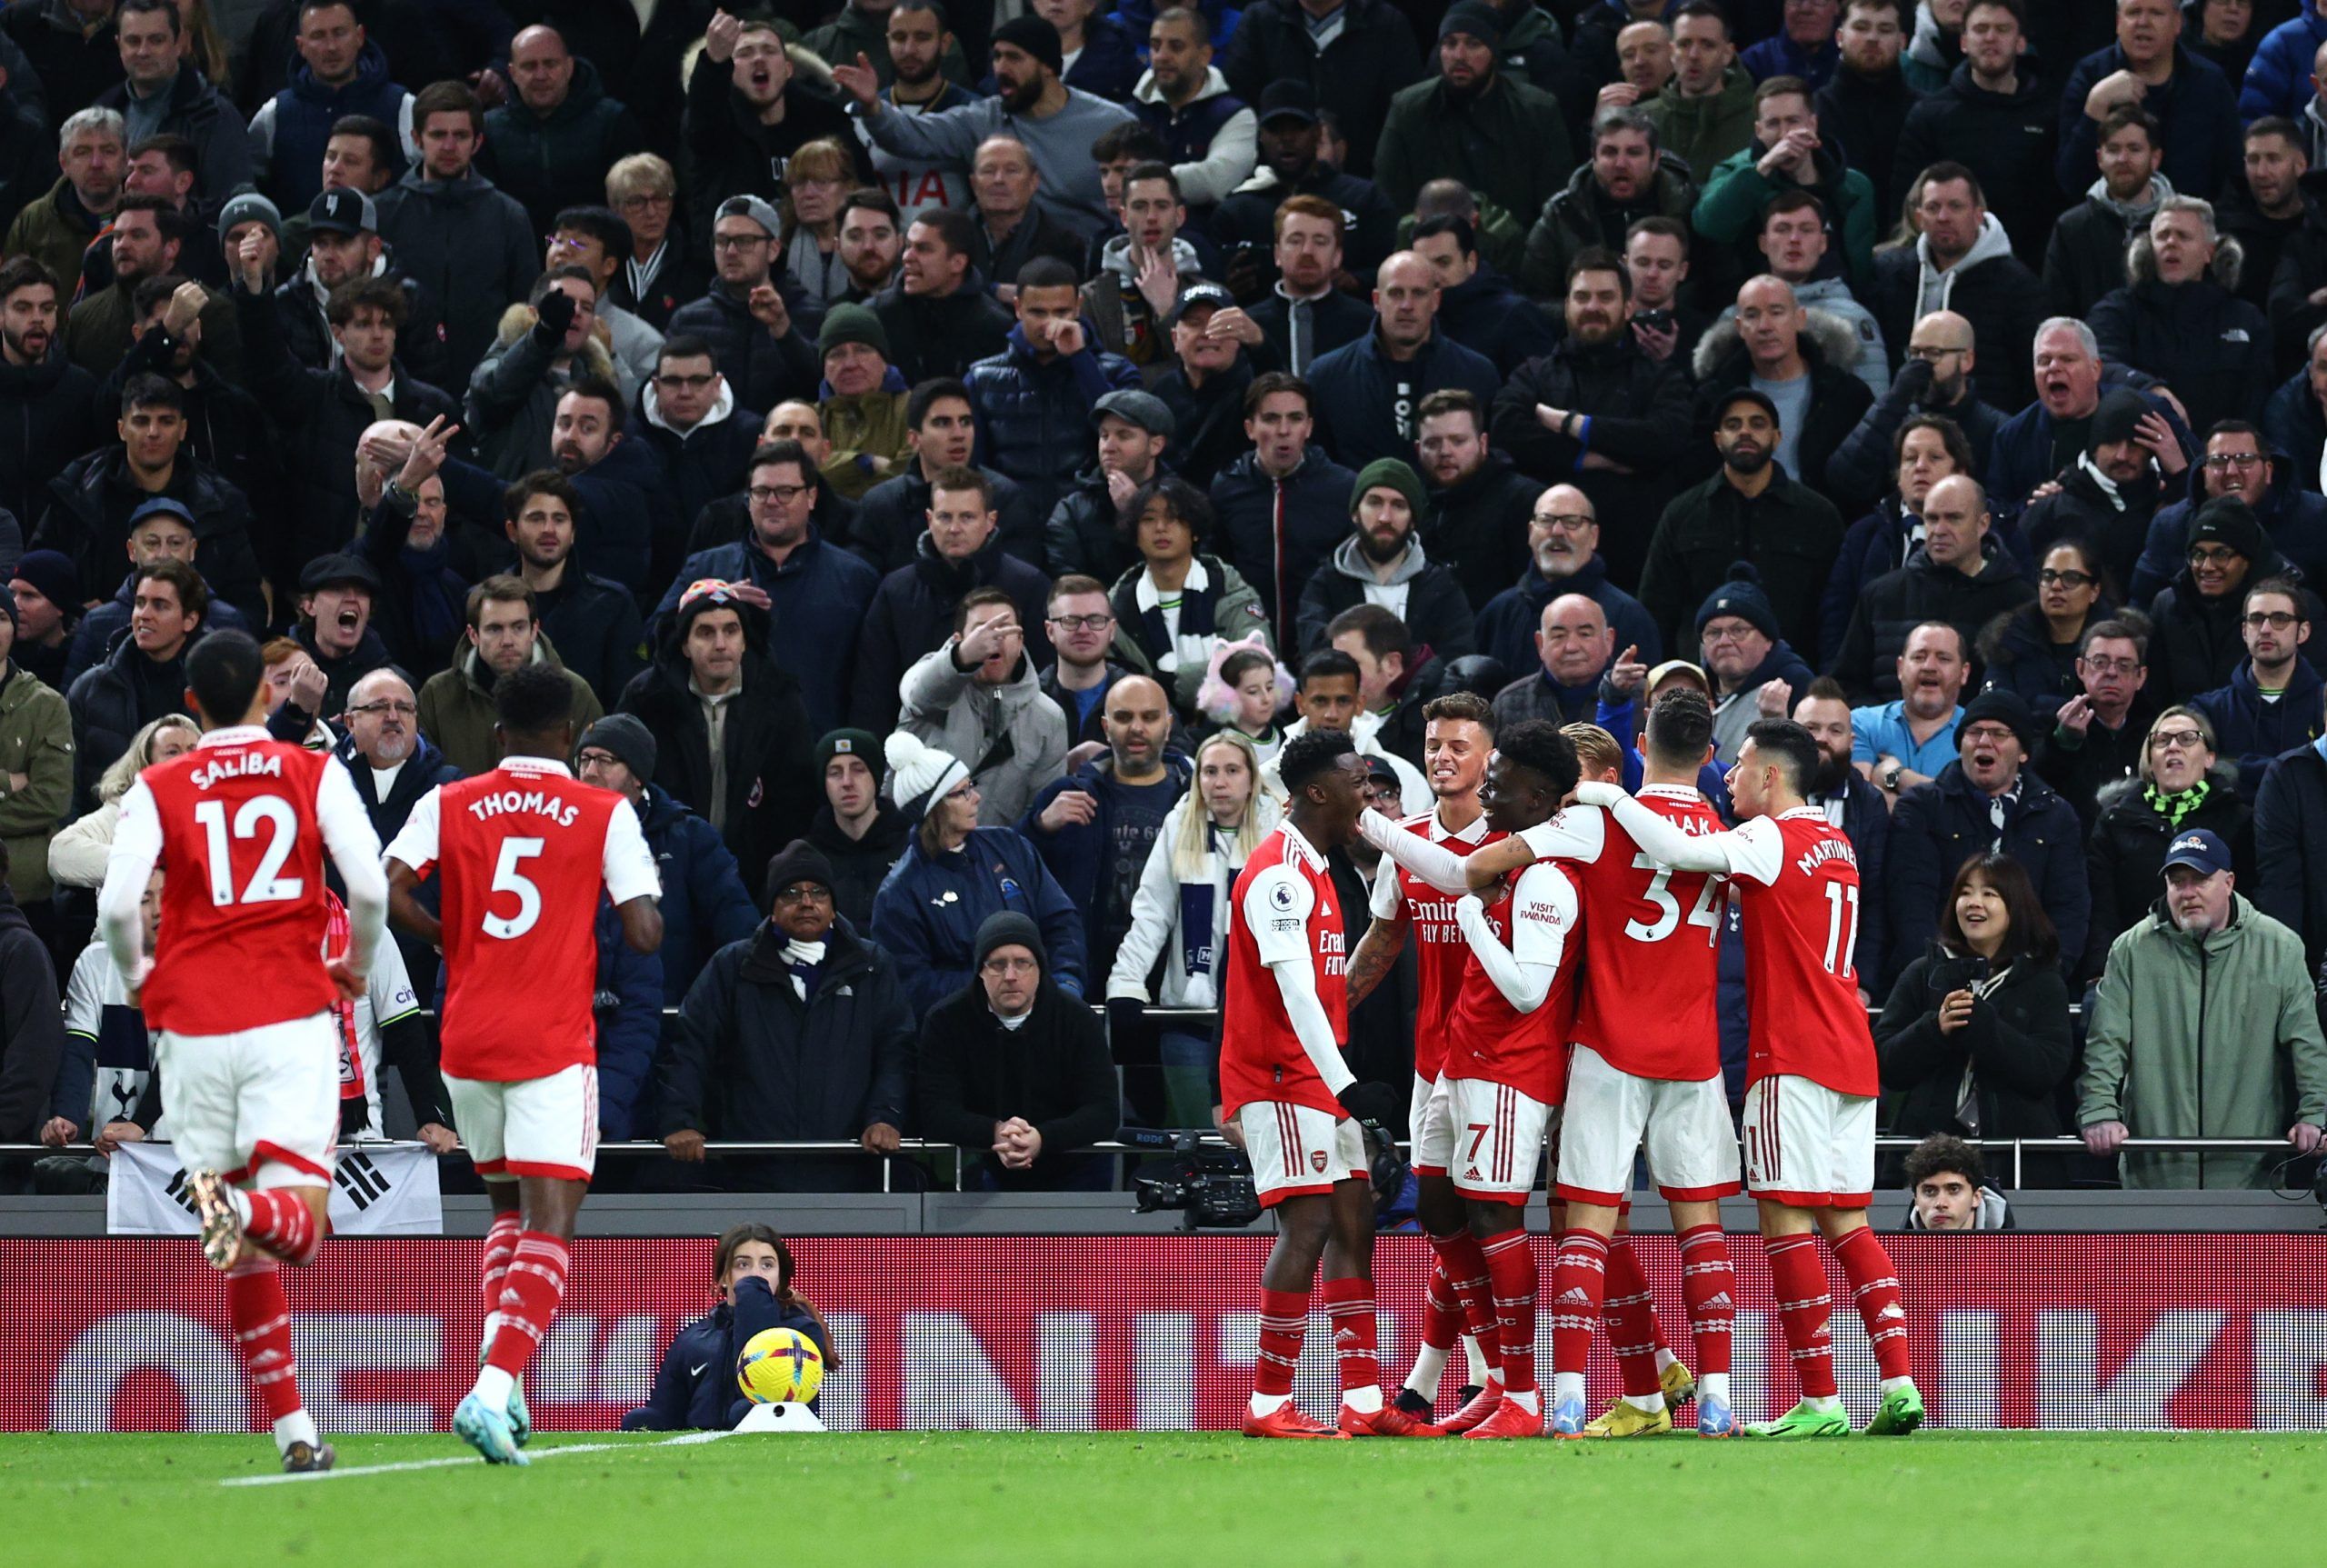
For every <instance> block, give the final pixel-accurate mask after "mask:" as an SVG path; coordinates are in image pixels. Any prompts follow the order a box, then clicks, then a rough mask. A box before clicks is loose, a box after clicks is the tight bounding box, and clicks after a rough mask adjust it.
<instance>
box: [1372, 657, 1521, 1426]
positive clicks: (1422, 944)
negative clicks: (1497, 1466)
mask: <svg viewBox="0 0 2327 1568" xmlns="http://www.w3.org/2000/svg"><path fill="white" fill-rule="evenodd" d="M1422 714H1423V774H1425V776H1426V777H1427V778H1428V779H1429V781H1430V792H1431V794H1433V795H1435V796H1437V797H1438V804H1437V805H1436V806H1435V807H1434V808H1433V810H1432V811H1431V812H1430V813H1429V814H1427V815H1424V816H1414V817H1408V818H1406V819H1405V820H1404V821H1403V822H1402V823H1400V824H1398V825H1399V827H1400V828H1402V829H1403V830H1404V831H1405V832H1407V833H1411V834H1420V835H1422V836H1423V837H1424V838H1426V839H1428V840H1429V841H1430V842H1431V843H1433V844H1440V845H1443V847H1444V848H1445V849H1446V850H1447V851H1448V853H1450V854H1469V853H1471V852H1472V851H1473V850H1474V849H1476V848H1478V847H1479V846H1480V845H1482V844H1493V843H1494V842H1495V841H1496V840H1497V839H1499V838H1501V837H1502V836H1503V835H1502V834H1499V833H1495V832H1493V831H1492V830H1491V829H1489V828H1488V826H1487V823H1486V816H1485V814H1484V813H1483V811H1482V810H1481V809H1480V806H1479V782H1480V781H1481V780H1482V779H1483V778H1485V777H1486V772H1487V756H1488V754H1490V753H1491V752H1493V749H1494V709H1493V707H1491V706H1490V705H1488V704H1487V702H1486V699H1484V698H1483V697H1481V696H1479V695H1478V694H1476V693H1474V692H1454V693H1451V694H1448V695H1446V696H1443V697H1436V698H1433V699H1432V700H1431V701H1430V702H1428V703H1426V704H1423V710H1422ZM1456 896H1457V895H1455V894H1449V893H1445V892H1443V891H1441V890H1440V889H1438V888H1435V887H1433V886H1432V885H1431V884H1429V883H1428V882H1427V881H1425V880H1423V878H1422V877H1419V876H1416V875H1415V874H1413V872H1410V871H1407V870H1406V869H1405V868H1403V866H1401V865H1399V864H1398V863H1397V862H1395V861H1394V860H1392V859H1390V858H1389V857H1388V856H1386V855H1385V856H1383V861H1382V866H1381V869H1380V870H1379V871H1378V872H1377V873H1376V874H1375V875H1374V879H1373V908H1372V914H1373V924H1370V925H1368V926H1367V927H1366V928H1365V934H1364V935H1363V937H1361V938H1360V939H1359V940H1358V944H1357V951H1356V952H1355V953H1354V954H1351V956H1350V961H1349V1005H1350V1008H1351V1010H1352V1011H1353V1012H1354V1011H1355V1010H1356V1008H1357V1004H1359V1003H1361V1002H1363V1001H1364V1000H1365V999H1366V997H1367V996H1369V995H1370V994H1373V988H1374V987H1375V986H1376V985H1378V984H1380V983H1381V981H1382V978H1383V976H1384V975H1386V974H1389V973H1390V969H1391V966H1392V965H1393V964H1395V963H1396V962H1397V960H1398V955H1399V954H1401V953H1403V951H1404V950H1405V946H1406V939H1407V935H1408V934H1409V933H1412V934H1413V937H1414V939H1415V942H1414V946H1415V952H1414V968H1415V972H1416V975H1417V977H1418V979H1419V982H1420V985H1419V990H1420V993H1421V994H1420V996H1419V998H1418V999H1417V1001H1416V1003H1415V1005H1414V1092H1413V1104H1412V1106H1411V1107H1410V1108H1409V1109H1408V1111H1407V1114H1406V1125H1407V1128H1408V1130H1409V1133H1410V1135H1411V1136H1412V1138H1413V1173H1414V1178H1415V1202H1414V1218H1415V1219H1416V1220H1417V1221H1418V1222H1419V1223H1421V1225H1422V1228H1423V1233H1425V1234H1426V1235H1428V1236H1429V1237H1430V1248H1431V1251H1432V1253H1434V1254H1435V1257H1434V1258H1433V1262H1432V1263H1431V1270H1430V1279H1429V1283H1428V1284H1427V1285H1426V1287H1425V1291H1426V1294H1425V1296H1424V1300H1423V1320H1422V1344H1421V1347H1420V1348H1419V1349H1418V1350H1416V1351H1415V1353H1414V1363H1413V1368H1412V1369H1411V1370H1409V1371H1408V1372H1407V1373H1406V1385H1405V1387H1404V1388H1403V1389H1401V1390H1399V1392H1398V1404H1399V1407H1400V1408H1401V1409H1403V1410H1404V1411H1405V1412H1406V1413H1408V1414H1409V1415H1413V1416H1418V1417H1420V1418H1421V1419H1423V1420H1424V1421H1428V1420H1429V1419H1430V1417H1431V1413H1432V1410H1433V1406H1435V1404H1436V1403H1437V1400H1438V1380H1439V1374H1440V1373H1442V1372H1443V1371H1444V1369H1445V1366H1446V1353H1447V1352H1448V1351H1450V1350H1452V1349H1453V1346H1454V1341H1455V1337H1456V1336H1457V1334H1458V1333H1459V1334H1460V1335H1461V1337H1462V1341H1463V1352H1464V1353H1465V1356H1466V1357H1467V1359H1468V1360H1469V1363H1470V1369H1471V1386H1470V1387H1468V1388H1466V1389H1465V1390H1464V1391H1463V1405H1462V1408H1461V1409H1460V1410H1459V1411H1457V1412H1456V1413H1454V1414H1453V1416H1452V1417H1450V1418H1449V1419H1447V1420H1446V1421H1445V1422H1443V1423H1441V1424H1442V1425H1443V1428H1444V1429H1445V1430H1446V1431H1448V1432H1468V1431H1469V1430H1470V1429H1471V1428H1473V1426H1476V1425H1477V1424H1478V1423H1480V1422H1482V1421H1484V1420H1485V1419H1486V1418H1487V1417H1488V1416H1490V1415H1493V1413H1494V1412H1495V1407H1496V1406H1497V1405H1499V1404H1501V1403H1503V1383H1502V1380H1501V1378H1500V1377H1499V1376H1498V1374H1497V1373H1496V1371H1495V1368H1494V1363H1493V1356H1494V1353H1495V1312H1494V1296H1493V1290H1492V1288H1491V1287H1490V1284H1489V1282H1488V1279H1487V1261H1486V1255H1485V1254H1484V1253H1482V1252H1481V1251H1480V1250H1479V1243H1478V1240H1477V1238H1475V1237H1474V1236H1473V1235H1472V1234H1471V1231H1470V1227H1469V1225H1468V1223H1466V1220H1465V1216H1464V1213H1463V1199H1462V1196H1461V1194H1459V1193H1456V1192H1455V1191H1454V1183H1453V1180H1452V1179H1451V1178H1449V1177H1448V1175H1447V1174H1446V1166H1447V1163H1448V1161H1449V1160H1451V1159H1452V1158H1453V1146H1454V1127H1453V1115H1452V1112H1451V1109H1450V1103H1449V1101H1448V1099H1447V1095H1446V1089H1445V1085H1444V1084H1443V1082H1441V1080H1440V1077H1439V1065H1440V1063H1441V1062H1442V1061H1443V1058H1444V1057H1445V1054H1446V1040H1447V1033H1446V1021H1447V1016H1448V1014H1451V1013H1452V1012H1453V1008H1454V994H1455V992H1456V990H1457V989H1458V988H1460V986H1461V985H1462V984H1463V967H1464V966H1465V965H1466V964H1469V962H1470V956H1471V954H1470V949H1469V948H1468V947H1466V946H1464V945H1463V930H1462V927H1461V926H1459V925H1457V924H1455V922H1454V900H1455V897H1456ZM1466 1325H1467V1328H1466Z"/></svg>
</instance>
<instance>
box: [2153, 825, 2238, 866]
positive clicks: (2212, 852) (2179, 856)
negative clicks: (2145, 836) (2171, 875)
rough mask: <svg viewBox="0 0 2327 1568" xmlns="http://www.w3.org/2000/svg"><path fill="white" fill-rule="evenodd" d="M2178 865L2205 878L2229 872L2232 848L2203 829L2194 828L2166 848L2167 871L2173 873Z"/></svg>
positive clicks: (2179, 836)
mask: <svg viewBox="0 0 2327 1568" xmlns="http://www.w3.org/2000/svg"><path fill="white" fill-rule="evenodd" d="M2177 865H2186V866H2188V867H2189V868H2190V869H2191V870H2192V871H2194V872H2197V873H2199V874H2201V875H2204V876H2212V874H2214V873H2216V872H2218V871H2228V870H2229V869H2230V846H2229V845H2228V844H2224V843H2222V839H2221V838H2220V837H2219V836H2217V835H2216V834H2212V833H2210V832H2208V831H2207V830H2206V829H2204V828H2202V827H2197V828H2192V829H2191V830H2190V831H2189V832H2188V833H2185V834H2180V835H2178V836H2177V837H2176V838H2175V839H2174V841H2173V842H2172V844H2168V845H2167V846H2166V849H2165V869H2166V870H2168V871H2171V870H2172V869H2173V868H2174V867H2175V866H2177Z"/></svg>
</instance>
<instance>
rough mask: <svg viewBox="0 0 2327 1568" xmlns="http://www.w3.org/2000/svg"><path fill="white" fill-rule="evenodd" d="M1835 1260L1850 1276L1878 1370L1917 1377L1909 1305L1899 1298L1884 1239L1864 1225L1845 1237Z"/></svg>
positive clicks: (1895, 1275) (1897, 1280)
mask: <svg viewBox="0 0 2327 1568" xmlns="http://www.w3.org/2000/svg"><path fill="white" fill-rule="evenodd" d="M1834 1257H1835V1259H1836V1261H1837V1262H1839V1263H1841V1264H1842V1265H1843V1273H1845V1274H1847V1275H1849V1276H1850V1282H1851V1294H1852V1296H1853V1299H1854V1300H1856V1302H1857V1303H1858V1315H1859V1321H1860V1322H1862V1323H1865V1324H1866V1337H1867V1338H1868V1339H1869V1340H1870V1341H1872V1342H1873V1345H1874V1365H1875V1370H1876V1371H1877V1372H1879V1373H1881V1374H1882V1375H1883V1376H1884V1377H1912V1376H1913V1375H1914V1365H1913V1356H1912V1355H1910V1354H1909V1353H1908V1345H1907V1303H1905V1301H1904V1300H1903V1299H1902V1298H1901V1296H1900V1294H1899V1276H1898V1273H1897V1271H1895V1270H1894V1269H1893V1267H1892V1266H1891V1254H1890V1253H1889V1252H1888V1251H1886V1250H1885V1249H1884V1247H1883V1239H1882V1238H1881V1237H1880V1236H1877V1235H1876V1234H1875V1233H1873V1231H1871V1230H1869V1229H1868V1228H1867V1227H1865V1226H1864V1225H1861V1226H1860V1227H1859V1228H1858V1229H1857V1230H1854V1231H1853V1232H1852V1233H1850V1234H1849V1235H1847V1236H1844V1237H1843V1241H1842V1244H1841V1245H1840V1246H1837V1247H1836V1248H1835V1249H1834Z"/></svg>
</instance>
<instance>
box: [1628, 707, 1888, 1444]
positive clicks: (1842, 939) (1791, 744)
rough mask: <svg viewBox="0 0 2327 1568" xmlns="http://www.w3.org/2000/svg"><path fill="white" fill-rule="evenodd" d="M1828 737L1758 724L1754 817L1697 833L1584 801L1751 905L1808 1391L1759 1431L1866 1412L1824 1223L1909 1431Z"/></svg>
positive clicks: (1793, 1315) (1755, 1114)
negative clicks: (1826, 792) (1809, 797)
mask: <svg viewBox="0 0 2327 1568" xmlns="http://www.w3.org/2000/svg"><path fill="white" fill-rule="evenodd" d="M1817 771H1818V743H1817V742H1816V741H1814V740H1813V739H1812V738H1811V736H1810V733H1809V732H1808V731H1807V730H1805V729H1803V727H1802V726H1801V725H1800V724H1795V723H1793V721H1792V720H1789V719H1763V720H1759V721H1757V722H1756V723H1755V724H1753V726H1752V727H1751V728H1750V729H1748V730H1747V731H1746V732H1745V741H1744V744H1743V745H1742V746H1741V747H1740V748H1739V750H1738V754H1737V763H1736V765H1735V766H1734V767H1733V768H1731V769H1730V773H1729V796H1730V801H1731V803H1732V804H1733V806H1734V807H1735V809H1736V812H1737V814H1738V815H1739V817H1741V818H1742V819H1743V822H1742V823H1741V824H1740V825H1739V826H1737V827H1735V828H1733V829H1731V830H1729V831H1728V832H1725V833H1709V834H1692V833H1689V832H1687V831H1685V830H1684V829H1683V828H1682V827H1681V826H1680V824H1677V823H1674V822H1673V821H1672V820H1670V819H1669V818H1667V817H1666V816H1663V815H1662V814H1659V813H1658V812H1656V811H1653V810H1652V809H1650V808H1649V807H1648V806H1646V805H1645V804H1643V803H1641V802H1639V801H1636V800H1634V799H1633V798H1632V797H1631V796H1630V795H1628V794H1624V793H1623V791H1622V790H1620V789H1617V788H1615V787H1614V786H1613V785H1595V786H1592V787H1591V788H1590V789H1588V790H1587V791H1586V792H1585V793H1584V794H1583V798H1585V799H1588V800H1590V801H1592V802H1593V804H1599V805H1603V806H1605V807H1606V808H1607V809H1608V810H1609V811H1610V812H1611V813H1612V814H1613V815H1614V817H1615V819H1616V821H1617V823H1618V824H1621V825H1622V826H1623V830H1624V831H1625V832H1626V833H1627V834H1630V835H1631V836H1632V838H1633V842H1634V843H1635V844H1639V845H1640V847H1641V848H1642V849H1643V850H1644V851H1645V852H1647V853H1648V854H1651V855H1653V856H1654V857H1655V858H1656V859H1657V860H1659V861H1661V862H1663V864H1666V865H1669V866H1672V867H1673V869H1674V870H1675V871H1676V872H1678V871H1700V872H1720V873H1725V874H1727V875H1728V876H1729V877H1730V878H1731V879H1732V881H1733V884H1734V885H1735V886H1736V887H1737V888H1738V890H1739V893H1740V895H1741V897H1742V898H1743V904H1744V916H1745V985H1746V993H1747V1001H1748V1005H1749V1027H1750V1031H1751V1039H1750V1044H1749V1045H1748V1049H1747V1057H1746V1077H1747V1084H1748V1086H1747V1088H1746V1091H1745V1118H1744V1120H1745V1182H1746V1186H1747V1188H1748V1189H1749V1190H1750V1191H1751V1192H1752V1193H1753V1196H1754V1198H1755V1200H1756V1201H1757V1202H1758V1203H1759V1204H1760V1207H1761V1218H1762V1236H1763V1243H1764V1245H1765V1248H1766V1250H1767V1252H1768V1254H1769V1263H1770V1283H1771V1288H1772V1289H1773V1291H1774V1292H1775V1293H1776V1295H1777V1299H1778V1316H1779V1318H1780V1320H1781V1321H1782V1322H1783V1324H1784V1328H1785V1338H1786V1345H1787V1347H1788V1349H1789V1350H1790V1351H1791V1353H1792V1355H1793V1369H1794V1373H1795V1375H1796V1376H1797V1377H1798V1378H1799V1379H1800V1381H1801V1384H1802V1401H1801V1403H1798V1404H1796V1405H1795V1406H1794V1407H1793V1409H1792V1410H1790V1411H1788V1412H1787V1413H1785V1414H1784V1415H1783V1416H1780V1417H1779V1418H1778V1419H1777V1420H1775V1421H1765V1422H1756V1423H1753V1424H1752V1425H1750V1426H1748V1427H1747V1428H1746V1429H1745V1431H1746V1433H1747V1434H1748V1435H1749V1436H1753V1437H1779V1438H1805V1437H1841V1436H1846V1435H1848V1433H1849V1432H1850V1429H1851V1427H1850V1417H1849V1416H1848V1415H1847V1414H1845V1413H1843V1403H1842V1401H1841V1399H1840V1398H1839V1397H1837V1395H1836V1393H1835V1389H1834V1361H1833V1350H1832V1347H1831V1346H1830V1345H1829V1344H1828V1343H1827V1331H1826V1322H1827V1318H1828V1317H1829V1316H1830V1315H1831V1313H1832V1311H1833V1303H1832V1302H1831V1300H1830V1299H1829V1297H1828V1294H1827V1288H1826V1270H1825V1265H1824V1264H1823V1263H1821V1262H1820V1261H1819V1257H1818V1240H1817V1239H1818V1234H1819V1233H1822V1232H1823V1233H1824V1235H1825V1237H1826V1241H1827V1243H1828V1244H1829V1245H1830V1246H1832V1247H1833V1250H1834V1256H1835V1258H1836V1260H1837V1261H1839V1262H1840V1263H1842V1265H1843V1273H1846V1274H1848V1275H1849V1277H1850V1282H1851V1289H1852V1293H1853V1296H1854V1298H1855V1300H1856V1302H1857V1303H1858V1312H1859V1317H1860V1318H1861V1320H1862V1321H1863V1322H1864V1323H1865V1324H1866V1333H1867V1338H1868V1340H1869V1341H1870V1342H1872V1343H1873V1347H1874V1360H1875V1366H1876V1369H1877V1370H1878V1371H1879V1372H1880V1373H1881V1374H1882V1379H1883V1405H1882V1408H1881V1409H1880V1410H1879V1411H1877V1412H1876V1413H1875V1416H1874V1419H1873V1422H1871V1423H1868V1425H1867V1429H1866V1430H1867V1432H1868V1433H1870V1434H1871V1435H1874V1436H1895V1435H1900V1434H1903V1433H1909V1432H1913V1430H1914V1429H1915V1428H1916V1427H1917V1426H1919V1425H1921V1424H1922V1423H1923V1396H1922V1395H1921V1394H1920V1393H1917V1392H1916V1389H1915V1383H1914V1379H1913V1375H1912V1373H1913V1357H1912V1355H1911V1353H1910V1348H1909V1345H1908V1343H1907V1313H1906V1307H1905V1305H1904V1303H1903V1302H1902V1301H1901V1299H1900V1294H1899V1280H1898V1276H1897V1273H1896V1272H1895V1271H1894V1270H1893V1268H1892V1265H1891V1257H1890V1254H1889V1253H1887V1252H1885V1251H1884V1250H1883V1243H1882V1240H1881V1239H1880V1238H1879V1237H1877V1236H1876V1235H1875V1233H1873V1231H1872V1230H1870V1229H1868V1228H1867V1223H1866V1206H1867V1203H1869V1201H1871V1199H1872V1198H1873V1188H1874V1114H1875V1096H1876V1094H1877V1090H1878V1084H1877V1078H1876V1070H1875V1054H1874V1039H1873V1034H1872V1033H1871V1032H1870V1031H1869V1029H1868V1027H1867V1021H1866V1009H1865V1007H1864V1006H1863V1004H1861V1003H1860V1001H1859V998H1858V979H1857V976H1856V975H1854V974H1853V973H1852V970H1851V954H1852V952H1853V948H1854V946H1855V945H1856V943H1857V938H1858V905H1859V900H1860V897H1861V892H1860V888H1859V879H1858V857H1857V856H1856V855H1855V854H1853V852H1852V849H1851V841H1850V839H1849V838H1848V837H1847V836H1845V835H1844V834H1843V831H1842V830H1841V829H1840V828H1837V827H1835V826H1834V825H1833V824H1831V823H1829V822H1828V821H1827V820H1826V814H1825V813H1824V812H1823V811H1821V810H1819V809H1818V808H1817V807H1815V806H1813V805H1810V804H1807V803H1806V802H1805V800H1804V798H1803V792H1804V791H1805V790H1806V789H1807V788H1808V787H1809V784H1810V781H1811V779H1812V778H1813V777H1814V776H1815V775H1816V774H1817Z"/></svg>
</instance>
